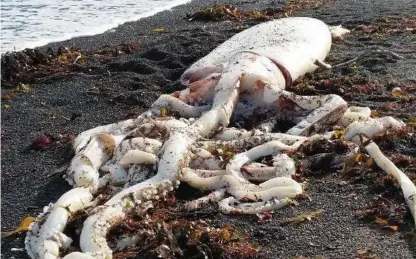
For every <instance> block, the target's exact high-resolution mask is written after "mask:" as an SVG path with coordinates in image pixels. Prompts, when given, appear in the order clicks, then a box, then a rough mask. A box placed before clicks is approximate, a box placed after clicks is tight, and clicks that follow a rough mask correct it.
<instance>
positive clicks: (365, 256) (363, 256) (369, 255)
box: [355, 249, 381, 259]
mask: <svg viewBox="0 0 416 259" xmlns="http://www.w3.org/2000/svg"><path fill="white" fill-rule="evenodd" d="M355 259H381V257H379V256H377V255H376V254H375V253H374V252H373V251H372V250H370V249H359V250H357V257H356V258H355Z"/></svg>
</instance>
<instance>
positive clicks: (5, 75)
mask: <svg viewBox="0 0 416 259" xmlns="http://www.w3.org/2000/svg"><path fill="white" fill-rule="evenodd" d="M139 49H140V44H139V42H138V41H135V42H131V43H122V44H119V45H117V46H112V47H109V46H103V47H100V48H97V49H96V50H93V51H86V52H82V51H80V50H77V49H73V48H69V47H66V46H61V47H59V48H58V50H57V51H56V53H55V52H54V51H53V50H52V49H48V50H47V51H46V52H45V51H42V50H39V49H24V50H22V51H15V52H6V53H5V54H3V55H2V57H1V84H2V86H3V87H4V88H7V89H13V88H16V87H19V86H21V85H22V84H23V85H26V84H31V83H34V82H35V79H37V78H42V77H46V76H49V75H53V74H55V75H56V74H65V73H70V72H74V71H79V67H84V68H85V67H88V64H89V63H94V62H106V61H109V60H111V59H114V57H116V56H118V55H120V54H131V53H134V52H136V51H137V50H139Z"/></svg>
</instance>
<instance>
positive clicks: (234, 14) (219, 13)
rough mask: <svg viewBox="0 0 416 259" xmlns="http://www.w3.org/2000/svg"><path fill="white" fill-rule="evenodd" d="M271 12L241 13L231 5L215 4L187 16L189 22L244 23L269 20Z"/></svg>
mask: <svg viewBox="0 0 416 259" xmlns="http://www.w3.org/2000/svg"><path fill="white" fill-rule="evenodd" d="M269 15H270V11H269V12H267V11H248V12H245V11H241V10H239V9H237V7H235V6H233V5H230V4H225V5H223V4H214V5H213V6H208V7H205V8H203V9H202V10H200V11H197V12H194V13H192V14H187V19H188V20H189V21H225V20H231V21H242V20H246V19H256V20H267V19H268V18H269Z"/></svg>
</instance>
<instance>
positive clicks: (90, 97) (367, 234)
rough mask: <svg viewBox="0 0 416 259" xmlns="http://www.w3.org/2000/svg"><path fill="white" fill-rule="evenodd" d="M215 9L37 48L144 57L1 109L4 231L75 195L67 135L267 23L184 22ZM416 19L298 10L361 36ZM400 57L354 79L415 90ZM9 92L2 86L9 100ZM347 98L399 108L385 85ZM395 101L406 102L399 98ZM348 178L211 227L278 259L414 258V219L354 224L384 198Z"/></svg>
mask: <svg viewBox="0 0 416 259" xmlns="http://www.w3.org/2000/svg"><path fill="white" fill-rule="evenodd" d="M215 2H218V3H227V4H233V5H235V6H237V7H238V8H239V9H241V10H264V9H266V8H278V7H280V6H281V5H278V4H276V3H274V2H273V1H245V2H244V3H238V2H239V1H235V0H234V1H215ZM213 3H214V1H211V0H210V1H203V0H193V1H191V2H190V3H188V4H185V5H179V6H175V7H174V8H172V10H171V11H162V12H160V13H157V14H156V15H153V16H149V17H145V18H142V19H140V20H138V21H132V22H126V23H124V24H122V25H120V26H118V27H116V28H115V31H114V32H105V33H102V34H98V35H93V36H85V37H78V38H73V39H70V40H66V41H62V42H56V43H50V44H47V45H46V46H42V47H39V48H36V49H39V50H40V51H46V50H47V49H48V48H51V49H52V50H53V51H54V52H55V53H56V52H57V50H58V48H59V47H60V46H62V45H63V46H67V47H70V48H74V49H77V50H79V51H80V52H81V53H88V52H89V51H91V52H92V53H94V52H95V51H96V50H97V49H99V48H101V47H102V46H109V47H110V49H112V48H117V46H119V45H121V44H124V43H132V42H136V41H138V42H139V49H138V50H134V51H132V53H131V54H119V55H116V56H114V57H113V56H111V58H108V59H97V58H95V57H94V56H93V55H92V56H91V57H89V56H88V58H87V60H86V61H85V62H86V65H85V67H82V66H70V67H69V69H70V70H69V71H67V70H65V71H64V72H62V71H60V72H59V73H51V74H49V75H47V76H44V77H42V78H38V79H35V80H34V81H33V82H32V83H29V88H30V89H29V90H28V92H18V93H15V94H14V96H13V98H12V99H11V100H9V101H8V102H7V105H8V106H9V107H8V108H7V109H5V108H4V106H3V107H2V124H3V125H2V126H3V127H2V150H1V151H2V193H1V198H2V218H1V219H2V223H3V224H2V231H9V230H11V229H13V228H14V227H16V226H17V225H18V223H19V221H20V220H22V219H23V218H24V217H26V216H36V215H38V214H39V212H40V211H41V210H42V208H43V206H46V205H47V204H48V203H49V202H54V201H56V200H57V198H58V197H60V195H61V194H62V193H64V192H65V191H67V190H69V188H70V187H69V186H68V185H67V183H66V182H65V181H64V180H63V179H62V177H61V176H62V173H61V172H59V171H58V170H57V169H58V168H60V167H62V166H63V165H65V164H67V163H68V162H69V161H70V159H71V155H72V154H71V152H70V147H69V144H68V142H66V141H65V139H64V138H63V137H62V136H71V135H72V136H74V135H77V134H78V133H79V132H82V131H83V130H86V129H89V128H92V127H95V126H98V125H103V124H107V123H112V122H116V121H120V120H122V119H124V118H126V117H134V116H135V115H136V114H139V113H141V112H142V111H144V110H146V109H147V108H148V107H149V105H150V104H151V103H152V102H153V100H155V99H156V98H157V97H158V96H159V95H160V94H162V93H170V92H173V91H175V90H178V89H180V88H181V87H182V86H181V85H180V84H179V82H178V81H177V80H178V78H179V76H180V75H181V74H182V72H183V71H184V70H185V69H186V68H187V67H188V66H189V65H190V64H192V63H193V62H194V61H196V60H198V59H199V58H201V57H202V56H204V55H205V54H207V53H208V52H209V51H211V50H212V49H213V48H215V47H216V46H218V45H219V44H220V43H222V42H223V41H225V40H226V39H228V38H229V37H230V36H231V35H233V34H235V33H236V32H235V31H233V28H234V27H235V26H241V25H252V24H254V23H259V22H260V21H249V20H247V21H242V22H237V21H231V22H229V21H210V22H202V21H194V22H189V21H188V20H187V19H186V18H185V17H186V14H187V13H191V12H193V11H196V10H199V9H200V8H201V7H202V6H206V5H212V4H213ZM412 13H416V4H415V3H412V1H401V2H400V3H397V2H395V1H393V0H391V1H387V2H385V3H384V2H383V3H378V2H377V3H374V2H372V1H370V0H368V1H362V2H360V5H358V4H353V3H350V2H349V1H334V2H332V1H331V2H327V3H326V4H324V5H323V6H320V7H319V8H317V9H300V10H298V11H296V12H294V13H293V16H295V15H296V16H301V15H305V16H312V17H316V18H320V19H322V20H324V21H325V22H327V23H328V24H331V25H338V24H342V25H343V26H346V27H347V28H356V27H357V26H358V25H360V24H370V25H371V24H381V25H380V28H381V27H383V26H385V23H383V21H379V20H378V19H380V18H383V17H387V16H389V17H390V16H397V19H400V17H407V16H409V15H411V14H412ZM390 19H391V18H390ZM383 28H384V27H383ZM154 29H163V32H155V31H153V30H154ZM380 30H381V29H380ZM415 39H416V36H415V33H412V32H410V33H409V32H402V33H399V34H397V33H396V34H393V35H387V36H382V37H378V36H374V35H373V34H365V33H364V32H363V33H362V35H360V34H353V35H351V36H349V37H348V38H347V39H346V40H345V42H342V43H339V44H334V46H333V49H332V50H331V52H330V56H329V58H328V60H329V62H330V63H331V64H337V63H341V62H343V61H345V60H348V59H351V58H353V57H356V56H358V55H359V54H360V53H362V51H363V50H365V49H367V50H368V49H370V48H372V47H377V48H381V47H382V48H390V49H394V51H396V52H398V49H399V48H404V49H406V48H407V46H409V48H410V47H411V42H412V40H413V41H414V40H415ZM399 53H400V55H403V56H405V58H406V59H405V60H391V59H389V57H380V58H379V57H372V58H369V59H367V60H364V61H365V62H363V63H362V64H361V63H360V67H358V70H357V71H356V72H354V73H357V74H358V75H360V76H362V77H365V78H367V79H368V80H369V81H370V82H376V80H378V81H379V82H380V87H381V86H382V87H385V86H386V85H388V84H403V85H407V84H411V83H412V82H416V73H415V72H414V71H413V70H414V67H416V57H415V56H414V55H413V54H412V53H410V54H409V53H407V54H406V53H405V54H402V53H401V52H399ZM412 68H413V69H412ZM2 73H3V71H2ZM348 73H350V71H344V70H335V71H334V72H333V74H330V76H331V77H342V76H344V77H345V76H348V75H349V74H348ZM326 76H328V74H325V73H319V74H318V75H317V77H318V78H319V77H320V78H324V79H325V78H326ZM10 91H11V90H10V89H4V88H3V89H2V96H4V94H8V93H9V92H10ZM334 91H335V90H334ZM346 91H347V94H346V96H347V98H348V101H349V102H350V103H351V104H353V105H359V104H362V105H368V106H370V107H371V108H372V109H375V108H377V107H379V106H382V105H383V104H384V102H387V101H389V100H391V99H388V96H387V97H385V96H384V95H383V94H384V92H385V91H386V88H383V90H382V91H376V93H377V94H378V93H379V92H381V94H380V95H382V96H380V97H377V94H375V95H376V97H377V98H378V99H377V98H375V99H374V98H373V99H371V98H366V97H365V96H361V95H359V96H358V97H357V96H355V95H354V94H351V95H348V94H349V92H348V89H347V90H346ZM383 91H384V92H383ZM383 98H384V99H383ZM389 98H391V97H389ZM383 100H384V101H383ZM386 100H387V101H386ZM392 102H399V103H400V104H402V103H401V102H400V100H396V99H393V101H392ZM4 104H5V102H4V100H3V102H2V105H4ZM401 109H402V111H401V110H400V109H397V110H395V111H393V112H394V114H395V115H396V116H398V117H400V118H406V117H405V113H407V114H409V113H410V114H411V113H412V112H415V110H414V109H413V110H412V108H409V107H408V106H406V105H404V104H403V107H402V108H401ZM400 112H401V113H403V114H400ZM43 135H51V136H53V137H54V138H55V139H56V140H55V141H54V144H53V146H52V147H51V148H48V149H46V150H43V151H35V150H30V149H29V148H28V147H29V146H30V145H31V144H32V143H33V140H34V139H36V138H37V137H38V136H43ZM60 135H61V136H60ZM412 141H416V140H414V139H413V140H412V139H410V140H408V139H406V140H405V141H401V142H400V141H398V143H400V144H402V145H403V146H405V147H406V148H407V149H398V148H397V149H393V151H395V152H399V153H400V152H401V153H403V154H405V155H407V156H409V154H412V153H411V152H413V151H412V150H413V149H412V145H414V142H412ZM397 150H399V151H397ZM403 150H404V151H403ZM409 150H410V151H409ZM343 177H344V176H343V175H342V174H341V173H339V172H333V173H331V174H325V175H324V176H311V177H308V181H310V183H311V184H310V188H309V189H308V193H309V195H310V196H311V198H312V201H306V202H302V203H301V204H300V205H299V206H297V207H288V208H285V209H283V210H281V211H276V212H275V213H274V215H273V219H272V220H271V221H270V222H267V223H265V224H259V223H258V222H257V221H258V219H257V217H256V216H226V215H215V216H212V218H211V221H212V224H213V225H224V224H232V225H234V226H236V227H239V228H241V229H245V230H246V231H247V232H248V233H249V234H250V236H251V237H252V238H253V240H254V241H255V242H257V243H259V244H260V245H261V246H263V247H264V248H265V249H266V251H268V254H269V256H270V258H290V257H292V256H305V257H311V258H314V257H315V256H324V257H325V258H355V256H356V253H357V250H359V249H371V250H372V251H373V252H374V253H375V254H376V255H378V256H380V257H381V258H397V255H400V258H414V256H415V255H416V250H413V249H412V248H411V246H410V245H409V243H408V241H407V239H406V238H405V234H406V232H409V231H410V230H411V228H412V226H411V225H412V222H411V220H409V219H406V220H405V222H404V225H403V226H401V229H400V231H398V232H392V231H390V232H389V231H388V230H385V229H382V228H380V227H378V226H375V225H372V224H371V223H365V222H363V221H361V220H359V219H357V218H356V217H355V212H356V211H357V210H359V209H363V207H365V205H366V204H369V203H370V202H371V201H372V199H373V198H374V197H375V196H376V195H377V194H376V193H374V192H373V191H372V189H371V184H370V183H369V182H365V181H363V182H362V183H361V182H357V183H354V182H353V181H352V180H350V179H349V178H347V181H348V182H349V184H346V185H342V186H341V185H339V184H338V183H339V182H340V181H341V180H344V178H343ZM350 182H351V183H350ZM351 195H352V196H351ZM393 200H394V201H396V202H402V201H401V200H400V196H395V197H394V199H393ZM318 209H324V213H323V215H322V216H321V217H319V218H316V219H314V220H312V221H309V222H306V223H303V224H300V225H288V226H280V224H279V219H282V218H289V217H293V216H296V215H298V214H300V213H302V212H305V211H316V210H318ZM24 237H25V234H17V235H14V236H12V237H9V238H6V239H2V241H1V242H2V248H3V249H2V256H4V257H5V258H12V257H15V258H28V257H27V256H26V253H25V252H24V251H23V252H22V251H15V252H12V251H11V248H23V247H24V246H23V240H24Z"/></svg>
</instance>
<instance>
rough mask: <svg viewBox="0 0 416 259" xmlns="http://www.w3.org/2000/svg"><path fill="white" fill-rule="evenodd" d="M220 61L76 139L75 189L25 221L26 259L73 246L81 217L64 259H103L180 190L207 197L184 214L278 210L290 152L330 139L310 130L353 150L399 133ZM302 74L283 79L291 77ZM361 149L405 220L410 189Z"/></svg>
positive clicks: (271, 77) (251, 55) (388, 122)
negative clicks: (396, 186) (395, 190)
mask: <svg viewBox="0 0 416 259" xmlns="http://www.w3.org/2000/svg"><path fill="white" fill-rule="evenodd" d="M325 28H326V27H325ZM317 60H318V59H317ZM227 62H228V63H227V65H221V66H217V67H204V69H202V70H196V71H193V72H192V73H185V74H184V75H183V77H182V82H184V83H185V84H187V85H188V87H187V89H186V90H183V91H181V92H175V93H173V94H171V95H162V96H161V97H160V98H159V99H158V100H156V101H155V102H154V104H153V106H152V108H151V109H150V110H149V111H146V112H145V113H143V114H142V115H140V116H139V117H138V118H136V119H134V120H126V121H122V122H119V123H115V124H110V125H106V126H100V127H97V128H94V129H90V130H87V131H85V132H83V133H81V134H80V135H79V136H78V137H77V138H76V140H75V142H74V149H75V153H76V155H75V157H74V158H73V160H72V162H71V165H70V167H69V169H68V172H67V174H66V180H67V181H68V183H69V184H71V185H72V186H73V187H74V189H72V190H70V191H68V192H67V193H65V194H64V195H63V196H62V197H61V198H60V199H59V200H58V201H57V202H55V203H54V204H50V205H49V206H47V207H45V209H44V211H43V213H42V214H41V215H39V216H38V217H37V219H36V221H35V222H34V223H32V225H31V227H30V230H29V232H28V234H27V237H26V240H25V244H26V250H27V252H28V254H29V255H30V257H31V258H59V257H60V253H61V252H62V251H65V250H66V249H67V248H68V247H69V246H70V244H71V242H72V240H71V238H70V237H68V236H66V235H65V234H64V233H63V231H64V229H65V227H66V225H67V223H68V220H69V219H70V217H71V216H72V215H74V214H75V213H79V212H80V211H85V210H87V213H88V215H89V216H88V218H87V219H86V220H85V221H84V223H83V228H82V231H81V233H80V248H81V251H82V252H72V253H70V254H68V255H66V256H65V257H64V258H65V259H70V258H80V259H83V258H112V253H113V251H112V249H111V248H110V247H109V245H108V244H107V240H106V236H107V233H108V232H109V230H110V228H111V227H112V226H114V225H116V224H118V223H120V222H122V221H123V220H124V219H125V217H126V215H127V214H128V213H130V212H132V211H135V212H136V213H142V212H143V211H144V212H145V211H146V208H147V207H148V206H149V203H151V202H152V201H154V200H159V199H164V198H165V197H166V196H167V195H168V194H169V193H170V192H172V191H173V190H174V189H175V188H177V187H178V185H179V183H180V182H186V183H188V184H189V185H190V186H192V187H194V188H198V189H202V190H211V191H212V193H210V194H209V195H208V196H206V197H202V198H200V199H197V200H194V201H191V202H188V203H187V205H186V208H187V209H188V210H195V209H198V208H201V207H202V206H203V205H205V204H207V203H208V202H214V203H218V205H219V208H220V210H221V211H222V212H223V213H242V214H253V213H259V212H263V211H268V210H276V209H279V208H282V207H284V206H285V205H288V204H290V203H292V199H293V198H295V197H296V196H297V195H299V194H302V193H303V188H302V185H301V184H300V183H298V182H297V181H295V180H294V179H292V176H293V174H294V173H295V172H296V166H295V162H294V160H293V159H292V158H291V153H293V152H295V151H296V150H297V149H298V147H299V146H300V145H301V144H302V143H305V142H306V141H312V140H316V139H319V138H324V139H329V138H331V136H332V133H331V132H326V133H322V134H317V132H325V129H327V128H328V126H329V125H331V124H338V125H339V126H340V127H343V128H344V129H345V140H347V141H352V142H355V143H360V141H361V140H360V136H365V137H366V138H371V136H373V135H374V134H376V133H378V132H380V131H382V130H384V129H387V128H399V127H402V126H403V123H402V122H400V121H398V120H396V119H394V118H391V117H384V118H379V119H374V118H371V117H370V113H371V111H370V110H369V108H365V107H349V108H348V109H347V105H346V102H345V101H344V100H343V99H342V98H341V97H339V96H336V95H326V96H298V95H295V94H292V93H289V92H286V91H285V90H284V87H283V89H282V87H281V85H282V84H280V85H279V82H280V83H281V82H282V80H283V81H284V75H283V76H282V74H284V72H282V71H283V70H282V69H281V68H279V66H276V65H275V64H273V62H272V61H271V60H270V59H269V58H267V57H265V56H263V55H259V54H258V53H255V52H247V51H239V52H236V53H235V54H233V55H232V56H231V57H228V58H227ZM308 62H310V61H308ZM322 62H323V61H322V60H319V62H314V63H316V64H318V63H320V64H322ZM316 67H317V66H315V67H314V68H313V69H312V70H314V69H316ZM308 69H309V68H308ZM302 71H303V70H302ZM302 71H300V72H299V71H298V74H293V73H292V79H296V78H297V77H298V76H301V75H302V73H304V72H305V71H303V72H302ZM272 72H273V73H274V74H273V73H272ZM276 75H280V77H279V76H276ZM286 84H287V81H286ZM276 110H277V112H276ZM259 114H261V115H263V117H264V119H263V120H262V121H261V122H258V123H257V124H258V125H257V127H254V128H251V129H249V130H247V129H243V128H242V127H238V128H237V127H236V128H234V127H229V124H230V122H231V121H233V124H234V125H240V124H241V125H243V124H244V122H247V121H250V120H253V119H254V117H255V116H257V115H259ZM281 115H284V116H286V117H287V118H292V120H293V121H294V123H295V126H294V127H293V128H291V129H289V131H288V132H286V133H280V132H273V129H274V128H275V127H274V126H275V124H276V123H277V122H278V121H279V120H278V118H279V116H281ZM366 149H367V150H368V153H369V154H370V155H371V156H373V157H374V158H375V161H376V163H377V164H378V165H379V166H380V167H381V168H382V169H384V170H385V171H386V172H388V173H390V174H392V175H393V176H394V177H396V178H398V179H399V182H400V183H401V186H402V189H403V192H404V194H405V197H407V201H408V204H409V206H410V207H411V211H412V213H414V212H415V209H414V208H415V204H414V202H413V199H411V198H412V197H413V196H414V195H415V193H416V192H415V188H414V185H413V184H412V183H411V181H410V180H409V179H408V178H406V177H405V175H404V174H403V173H402V172H401V171H400V170H399V169H397V168H396V167H395V166H394V165H393V164H392V163H391V162H390V161H389V160H388V159H387V158H386V157H385V156H383V155H382V153H381V152H380V150H379V149H378V147H377V146H376V145H375V144H374V143H370V144H368V145H366ZM266 156H271V157H272V161H271V162H270V163H269V164H264V163H261V162H259V161H261V160H260V159H261V158H263V157H266ZM259 182H260V184H257V183H259ZM105 186H112V187H113V189H114V191H115V193H116V194H115V195H114V196H113V197H111V198H110V199H108V200H107V201H106V202H105V203H104V204H103V205H97V204H98V200H100V195H97V193H99V190H100V189H101V188H103V187H105ZM409 197H410V198H409ZM137 241H138V240H137V239H135V237H128V236H124V237H122V238H121V239H120V242H127V243H129V244H131V245H134V243H135V242H137Z"/></svg>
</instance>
